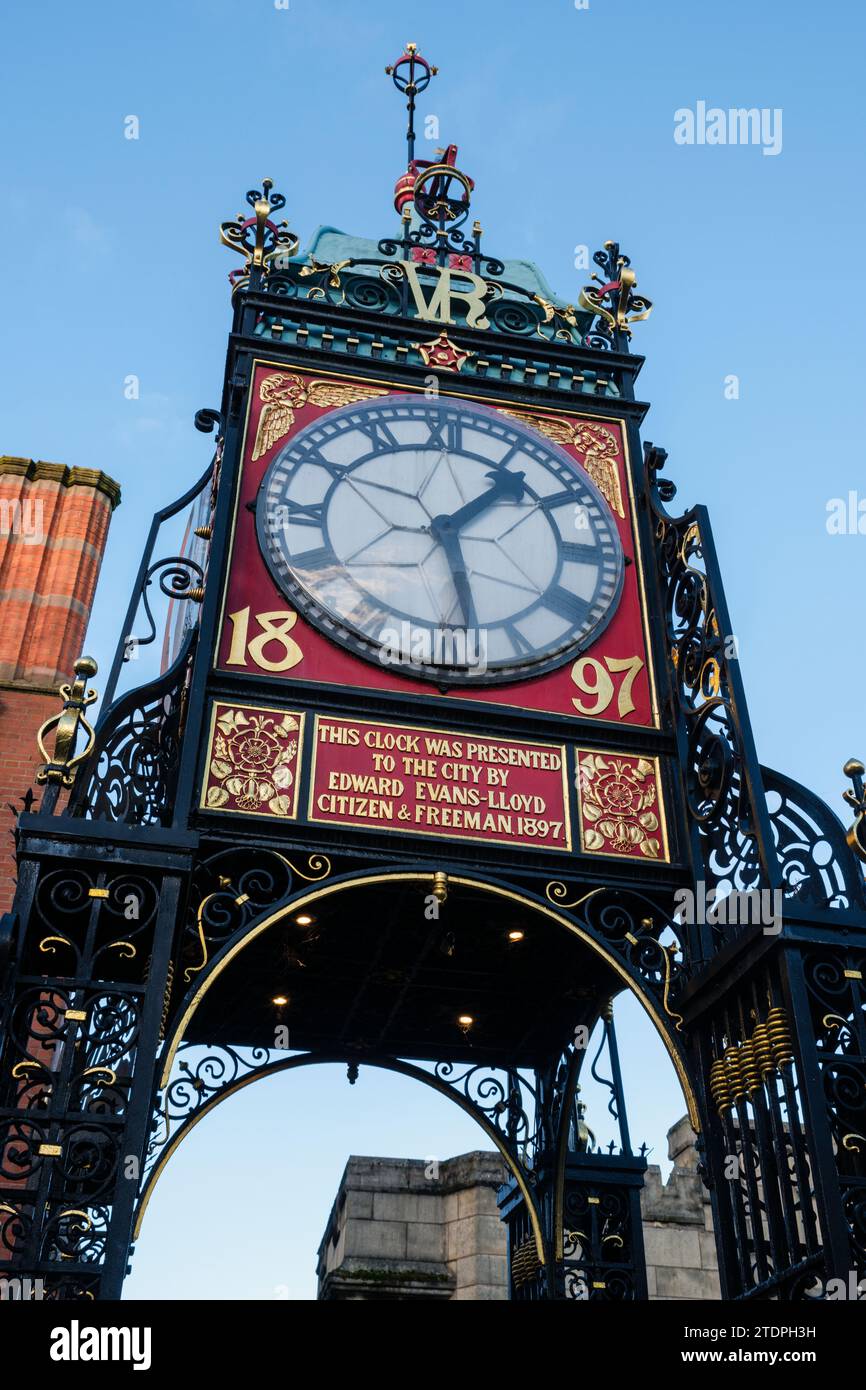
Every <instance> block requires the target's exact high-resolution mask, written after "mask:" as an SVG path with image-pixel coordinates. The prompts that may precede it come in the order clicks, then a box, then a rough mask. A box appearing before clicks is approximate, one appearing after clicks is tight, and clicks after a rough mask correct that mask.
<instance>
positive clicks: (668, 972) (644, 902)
mask: <svg viewBox="0 0 866 1390" xmlns="http://www.w3.org/2000/svg"><path fill="white" fill-rule="evenodd" d="M546 895H547V898H548V900H549V901H550V902H552V903H555V904H556V906H557V907H562V908H565V909H566V910H567V911H569V912H571V914H572V915H573V916H574V917H575V918H576V920H578V921H580V922H581V923H582V924H583V925H584V926H586V927H587V928H588V929H589V931H591V932H592V933H593V935H595V936H597V937H598V938H599V939H601V940H602V941H603V942H604V943H605V944H606V945H607V946H608V947H610V948H611V949H612V950H614V951H615V952H616V954H617V955H618V956H619V957H620V959H621V960H622V961H623V963H624V964H625V965H627V966H628V968H629V970H630V971H631V972H632V973H633V974H634V975H635V976H636V977H637V979H638V980H639V981H640V984H641V986H642V988H644V989H645V990H646V991H647V992H648V993H649V994H650V995H652V996H653V997H654V998H655V1000H656V1002H657V1003H658V1004H659V1006H660V1007H661V1008H662V1010H663V1011H664V1013H665V1014H667V1016H668V1017H669V1018H671V1019H672V1020H673V1023H674V1026H675V1027H678V1025H679V1021H680V1015H679V1014H678V1013H677V1012H676V1010H675V1008H674V1003H675V1000H676V998H677V995H678V994H679V992H680V990H681V989H682V987H683V985H684V984H685V982H686V980H687V978H688V974H689V969H690V967H691V962H690V960H689V958H688V954H687V951H686V949H685V937H684V935H683V933H682V931H681V929H680V928H679V927H678V924H677V923H676V922H675V921H674V920H673V919H672V918H671V917H670V916H669V915H668V914H667V913H666V912H665V911H664V910H663V908H661V907H660V905H659V903H658V902H656V901H654V900H653V899H651V898H648V897H646V896H644V894H642V893H635V892H631V891H626V890H611V889H595V890H593V891H592V892H591V893H587V894H585V895H584V896H583V897H581V898H576V899H569V889H568V887H567V886H566V884H564V883H561V882H559V881H553V882H551V883H548V885H547V889H546ZM576 909H579V911H576Z"/></svg>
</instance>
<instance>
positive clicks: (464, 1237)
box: [318, 1118, 719, 1302]
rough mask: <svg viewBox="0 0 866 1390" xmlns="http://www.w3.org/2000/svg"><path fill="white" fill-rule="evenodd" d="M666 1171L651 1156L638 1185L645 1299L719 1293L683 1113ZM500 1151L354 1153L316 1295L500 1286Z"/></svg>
mask: <svg viewBox="0 0 866 1390" xmlns="http://www.w3.org/2000/svg"><path fill="white" fill-rule="evenodd" d="M668 1154H669V1157H670V1158H671V1159H672V1160H673V1164H674V1167H673V1171H672V1173H671V1175H670V1178H669V1179H668V1181H667V1182H666V1183H663V1182H662V1178H661V1170H660V1168H659V1167H658V1165H656V1164H653V1165H652V1166H651V1167H650V1168H649V1169H648V1170H647V1176H646V1185H645V1187H644V1190H643V1193H642V1195H641V1208H642V1212H643V1228H644V1241H645V1243H646V1257H647V1279H648V1284H649V1295H650V1298H652V1299H713V1298H718V1297H719V1284H718V1275H717V1272H716V1269H717V1266H716V1252H715V1244H714V1240H713V1234H712V1222H711V1219H710V1207H709V1200H708V1198H707V1194H706V1191H705V1190H704V1188H703V1184H702V1183H701V1180H700V1178H699V1177H698V1174H697V1154H696V1152H695V1148H694V1134H693V1133H692V1130H691V1129H690V1127H689V1123H688V1120H687V1119H685V1118H684V1119H682V1120H680V1121H679V1123H678V1124H676V1125H674V1126H673V1128H672V1129H671V1130H669V1132H668ZM504 1179H505V1168H504V1165H503V1164H502V1161H501V1159H500V1158H499V1155H498V1154H495V1153H484V1152H475V1153H468V1154H461V1155H460V1157H459V1158H451V1159H448V1160H446V1161H445V1162H442V1163H439V1164H435V1163H434V1162H433V1160H430V1161H427V1162H425V1161H424V1160H423V1159H417V1158H413V1159H401V1158H362V1157H354V1156H353V1157H352V1158H350V1159H349V1161H348V1163H347V1164H346V1169H345V1172H344V1173H343V1177H342V1180H341V1182H340V1187H339V1191H338V1193H337V1197H336V1200H335V1202H334V1205H333V1208H332V1209H331V1214H330V1217H329V1218H328V1224H327V1227H326V1229H325V1234H324V1237H323V1239H322V1243H321V1245H320V1246H319V1259H318V1276H319V1293H318V1296H319V1298H320V1299H330V1300H345V1299H354V1300H358V1299H402V1300H406V1299H413V1300H415V1299H420V1300H422V1301H428V1302H429V1301H434V1300H449V1299H454V1300H459V1299H481V1300H496V1299H507V1297H508V1261H507V1255H506V1235H505V1227H504V1226H503V1225H502V1222H501V1221H500V1219H499V1213H498V1210H497V1206H496V1193H497V1189H498V1188H499V1186H500V1184H501V1183H502V1182H503V1181H504Z"/></svg>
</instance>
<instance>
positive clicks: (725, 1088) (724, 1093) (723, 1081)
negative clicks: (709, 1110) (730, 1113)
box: [710, 1060, 733, 1117]
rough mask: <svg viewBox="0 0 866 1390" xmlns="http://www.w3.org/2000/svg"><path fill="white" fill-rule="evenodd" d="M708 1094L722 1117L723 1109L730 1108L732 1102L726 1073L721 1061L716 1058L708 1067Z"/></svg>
mask: <svg viewBox="0 0 866 1390" xmlns="http://www.w3.org/2000/svg"><path fill="white" fill-rule="evenodd" d="M710 1095H711V1096H712V1098H713V1104H714V1105H715V1107H716V1109H717V1110H718V1112H719V1115H720V1116H721V1117H724V1114H725V1111H727V1110H730V1108H731V1105H732V1103H733V1102H732V1101H731V1088H730V1086H729V1084H728V1073H727V1070H726V1068H725V1064H724V1062H722V1061H718V1060H717V1061H715V1062H713V1065H712V1066H711V1067H710Z"/></svg>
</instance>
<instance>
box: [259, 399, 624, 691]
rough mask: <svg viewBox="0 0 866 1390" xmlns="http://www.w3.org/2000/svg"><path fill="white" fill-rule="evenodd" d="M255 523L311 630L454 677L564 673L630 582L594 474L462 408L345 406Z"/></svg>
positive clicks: (302, 452) (275, 467)
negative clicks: (558, 669) (625, 582)
mask: <svg viewBox="0 0 866 1390" xmlns="http://www.w3.org/2000/svg"><path fill="white" fill-rule="evenodd" d="M256 524H257V530H258V537H259V544H260V546H261V549H262V553H263V555H264V557H265V560H266V562H267V564H268V567H269V569H270V571H271V574H272V576H273V578H274V580H275V581H276V583H277V584H278V586H279V587H280V589H281V590H282V592H283V593H284V594H285V595H286V596H287V598H288V599H289V600H290V601H291V603H292V604H293V605H294V606H295V607H296V608H297V609H298V610H299V611H300V612H302V613H303V614H304V616H305V617H307V618H308V620H309V621H310V622H311V623H313V624H314V626H316V627H318V628H319V629H320V630H321V631H323V632H324V633H325V634H326V635H327V636H328V637H330V638H331V639H332V640H334V641H336V642H339V643H340V644H341V645H343V646H345V647H347V648H349V650H351V651H353V652H355V653H356V654H357V655H359V656H362V657H364V658H366V659H367V660H369V661H374V662H382V663H386V664H391V665H396V666H398V667H405V668H406V669H407V670H411V673H412V674H413V675H414V676H416V677H417V676H422V677H424V678H425V679H428V680H435V681H437V682H439V683H442V684H448V685H462V686H467V685H477V684H497V683H499V684H501V683H504V682H507V681H516V680H523V679H527V678H529V677H531V676H537V675H540V674H542V673H543V672H545V671H549V670H552V669H554V668H555V667H557V666H560V665H562V664H563V663H565V662H566V661H568V660H570V659H573V658H574V657H575V656H577V655H578V654H579V653H580V652H582V651H583V650H585V649H586V647H588V646H589V645H590V644H591V643H592V642H593V641H594V640H595V638H596V637H597V636H598V634H599V633H600V632H601V630H602V629H603V628H604V627H605V625H606V624H607V622H608V621H609V619H610V618H611V617H612V616H613V613H614V612H615V610H616V605H617V602H618V599H619V595H620V591H621V587H622V577H623V553H622V546H621V544H620V540H619V537H618V535H617V530H616V524H615V522H614V519H613V516H612V514H611V513H610V510H609V508H608V506H607V503H606V502H605V500H604V498H603V497H602V496H601V493H600V492H599V491H598V489H597V488H596V487H595V485H594V484H593V483H592V482H591V481H590V479H589V478H588V477H587V475H586V474H585V473H584V472H583V471H582V470H580V469H579V468H578V467H577V465H576V464H575V462H574V460H573V459H571V458H569V457H568V455H567V454H565V452H564V451H561V450H560V449H559V448H558V447H557V445H556V444H553V443H552V442H550V441H548V440H547V439H544V438H542V437H541V436H540V435H538V434H536V433H535V431H533V430H532V429H530V428H527V427H525V426H524V425H522V424H520V423H518V422H516V421H514V420H512V419H510V418H507V417H503V414H502V413H501V412H499V411H496V410H493V409H490V408H486V407H479V406H475V405H467V404H465V403H462V402H459V403H457V402H453V401H450V402H448V403H444V402H440V401H438V400H436V401H429V400H419V399H418V398H417V397H404V396H389V397H386V398H384V399H379V400H376V401H369V402H363V403H361V404H359V405H353V406H348V407H345V408H343V409H341V410H335V411H333V412H331V413H330V414H329V415H328V416H327V417H326V418H324V419H322V420H319V421H316V423H314V424H312V425H310V426H308V427H307V428H306V429H304V430H302V431H301V432H300V433H299V434H297V435H296V436H295V437H294V438H293V439H292V440H291V441H290V443H289V444H287V445H286V447H285V448H284V449H283V450H282V451H281V452H280V453H279V454H278V455H277V457H276V459H275V460H274V462H273V463H272V464H271V466H270V468H269V469H268V471H267V473H266V474H265V477H264V479H263V481H262V485H261V488H260V491H259V495H258V499H257V503H256ZM461 637H462V638H463V639H464V640H463V641H462V642H461V641H460V640H456V639H459V638H461Z"/></svg>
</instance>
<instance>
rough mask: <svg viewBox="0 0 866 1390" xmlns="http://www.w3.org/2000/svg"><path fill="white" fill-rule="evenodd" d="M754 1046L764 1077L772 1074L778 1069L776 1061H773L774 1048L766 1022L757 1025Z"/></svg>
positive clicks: (756, 1058)
mask: <svg viewBox="0 0 866 1390" xmlns="http://www.w3.org/2000/svg"><path fill="white" fill-rule="evenodd" d="M752 1047H753V1048H754V1052H755V1061H756V1062H757V1064H758V1070H759V1071H760V1073H761V1076H762V1077H763V1078H764V1079H766V1078H767V1077H768V1076H772V1074H773V1072H774V1071H775V1070H776V1063H775V1062H774V1061H773V1049H772V1048H771V1047H770V1035H769V1033H768V1032H767V1025H766V1023H759V1024H758V1025H757V1026H756V1028H755V1031H754V1032H753V1034H752Z"/></svg>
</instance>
